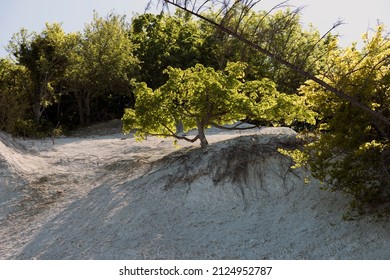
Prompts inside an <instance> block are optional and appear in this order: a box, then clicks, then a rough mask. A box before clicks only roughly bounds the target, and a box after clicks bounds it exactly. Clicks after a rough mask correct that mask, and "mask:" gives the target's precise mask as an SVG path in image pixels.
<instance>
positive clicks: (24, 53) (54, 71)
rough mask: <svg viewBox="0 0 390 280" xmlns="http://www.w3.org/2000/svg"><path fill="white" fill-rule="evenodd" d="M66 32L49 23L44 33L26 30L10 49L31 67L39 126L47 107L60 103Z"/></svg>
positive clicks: (32, 102) (19, 35)
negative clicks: (58, 101)
mask: <svg viewBox="0 0 390 280" xmlns="http://www.w3.org/2000/svg"><path fill="white" fill-rule="evenodd" d="M65 42H66V35H65V33H64V31H63V30H62V28H61V26H60V25H59V24H56V23H55V24H46V29H45V30H44V31H42V33H41V34H37V33H31V34H29V33H28V32H27V30H25V29H22V30H21V31H20V32H19V33H17V34H15V35H14V37H13V39H12V40H11V42H10V44H9V46H8V51H9V52H11V54H12V55H13V56H14V58H15V60H16V62H17V63H18V64H19V65H23V66H24V67H26V69H28V74H29V76H30V77H29V79H30V80H31V81H32V85H33V87H32V88H31V91H30V92H29V99H30V103H31V108H32V112H33V114H34V120H35V123H36V125H39V123H40V120H41V117H42V114H43V112H44V111H45V109H46V108H47V107H48V106H50V105H52V104H53V103H55V102H56V100H57V99H58V93H57V92H56V91H55V87H56V85H57V83H59V81H60V80H61V78H62V76H63V74H64V71H65V69H66V66H67V63H68V59H67V53H66V50H65Z"/></svg>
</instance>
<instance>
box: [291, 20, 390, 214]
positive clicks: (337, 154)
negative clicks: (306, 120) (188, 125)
mask: <svg viewBox="0 0 390 280" xmlns="http://www.w3.org/2000/svg"><path fill="white" fill-rule="evenodd" d="M363 39H364V41H365V47H364V48H363V49H362V50H361V51H359V50H357V49H356V48H355V46H354V45H353V46H352V47H349V48H346V49H343V50H340V49H338V50H334V51H332V52H330V53H329V56H328V57H327V58H326V60H327V61H328V63H329V64H328V65H325V66H324V65H323V66H322V67H325V69H324V70H325V71H323V72H322V73H323V74H322V75H321V77H320V78H321V79H323V80H326V81H327V82H328V83H329V84H331V85H333V86H334V87H336V88H340V89H343V90H344V91H345V92H348V93H349V94H350V95H351V96H353V97H354V98H356V99H357V100H359V102H361V103H363V104H366V105H367V106H369V107H370V108H372V110H375V111H376V112H378V113H380V114H382V115H383V116H384V117H385V118H387V119H390V40H389V39H388V38H386V37H385V36H383V27H382V26H379V27H378V30H377V32H376V34H374V35H373V36H372V38H369V36H368V34H366V35H364V38H363ZM300 92H301V93H302V94H303V96H304V97H305V98H306V100H307V103H308V105H309V107H310V108H311V109H312V110H313V111H315V112H317V115H318V129H317V131H316V134H315V136H314V138H312V139H311V141H310V143H308V144H307V145H306V146H305V147H304V149H303V151H295V152H293V153H292V156H293V157H294V158H295V159H296V161H297V163H298V164H306V163H307V164H309V166H310V169H311V171H312V173H313V175H314V176H315V177H316V178H318V179H320V180H322V181H323V182H324V183H325V186H326V187H327V188H329V189H331V190H341V191H343V192H345V193H347V194H350V195H352V197H353V198H354V202H353V204H352V206H353V208H355V209H358V210H361V211H363V210H364V209H367V208H376V209H380V206H381V205H382V206H383V205H385V204H386V203H387V204H388V203H389V202H390V143H389V134H390V131H389V130H388V127H387V126H386V125H385V124H384V123H382V122H380V121H379V120H376V119H374V118H373V117H372V116H371V115H369V114H367V113H366V112H363V111H362V110H361V109H360V108H357V107H355V106H353V105H352V104H351V103H349V102H347V101H345V100H342V99H340V98H338V97H336V96H334V95H331V94H330V93H329V92H327V91H326V90H325V89H324V88H322V87H320V86H318V85H317V84H315V83H314V82H313V81H308V82H306V84H305V85H303V86H302V87H301V88H300Z"/></svg>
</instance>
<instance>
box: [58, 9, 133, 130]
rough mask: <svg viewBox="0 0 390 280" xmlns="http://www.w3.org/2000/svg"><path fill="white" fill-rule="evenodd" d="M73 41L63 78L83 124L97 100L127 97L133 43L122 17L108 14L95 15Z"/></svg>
mask: <svg viewBox="0 0 390 280" xmlns="http://www.w3.org/2000/svg"><path fill="white" fill-rule="evenodd" d="M75 40H76V45H75V46H74V49H73V50H72V52H71V54H70V61H71V64H70V66H69V67H68V69H67V71H66V76H65V78H66V80H67V84H68V87H69V89H68V91H69V92H70V93H71V94H73V95H74V97H75V99H76V101H77V107H78V114H79V120H80V124H81V125H85V124H89V123H90V121H91V117H92V115H93V114H94V113H95V112H94V109H95V108H96V107H97V105H96V104H98V103H99V101H100V102H103V101H104V102H107V101H108V100H112V99H115V98H116V97H117V96H122V97H123V98H119V99H124V100H126V99H131V87H130V80H131V78H132V75H134V72H135V70H136V69H137V66H138V59H137V58H136V57H135V56H134V55H133V52H134V51H135V48H136V46H135V45H134V44H133V43H132V41H131V40H130V38H129V27H128V25H127V24H126V21H125V17H120V16H117V15H114V14H111V15H109V16H108V17H107V18H106V19H104V18H102V17H99V16H98V15H97V14H95V15H94V19H93V22H92V23H91V24H88V25H86V27H85V30H84V33H83V34H82V35H78V36H77V37H76V38H75ZM126 97H127V98H126ZM93 102H95V103H93ZM92 104H95V106H92ZM118 105H119V104H118ZM122 106H123V105H122ZM122 112H123V111H122ZM122 112H121V113H122Z"/></svg>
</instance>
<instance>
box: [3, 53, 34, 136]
mask: <svg viewBox="0 0 390 280" xmlns="http://www.w3.org/2000/svg"><path fill="white" fill-rule="evenodd" d="M27 72H28V70H27V69H26V68H25V67H24V66H20V65H15V64H14V63H13V62H12V61H9V60H7V59H0V129H1V130H5V131H7V132H9V133H11V134H13V135H20V134H21V135H27V134H28V133H27V132H26V129H27V126H29V121H28V119H29V117H30V115H29V103H28V102H26V99H28V93H29V91H30V89H31V87H32V85H31V82H30V81H29V79H28V77H29V75H28V73H27Z"/></svg>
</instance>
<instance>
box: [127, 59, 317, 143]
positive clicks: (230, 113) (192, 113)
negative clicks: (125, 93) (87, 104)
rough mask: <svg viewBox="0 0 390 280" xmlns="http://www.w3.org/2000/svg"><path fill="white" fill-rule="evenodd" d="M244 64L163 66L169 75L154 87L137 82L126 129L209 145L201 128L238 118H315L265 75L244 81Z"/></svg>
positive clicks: (220, 124)
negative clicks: (178, 127) (191, 132)
mask: <svg viewBox="0 0 390 280" xmlns="http://www.w3.org/2000/svg"><path fill="white" fill-rule="evenodd" d="M244 70H245V64H243V63H228V64H227V66H226V68H225V71H224V72H222V71H215V70H214V69H213V68H211V67H204V66H203V65H201V64H197V65H196V66H194V67H191V68H188V69H186V70H181V69H178V68H172V67H168V68H167V70H166V73H167V74H168V75H169V79H168V81H167V82H166V83H165V84H164V85H163V86H161V87H160V88H158V89H156V90H154V91H153V90H152V89H150V88H148V87H147V85H146V84H145V83H139V84H138V86H137V89H136V98H137V99H136V104H135V108H134V109H127V110H126V111H125V114H124V116H123V118H122V120H123V130H124V132H125V133H128V132H130V131H131V130H132V129H136V136H137V137H138V139H145V138H146V137H147V135H155V136H162V137H174V138H176V139H184V140H187V141H190V142H195V141H197V140H200V144H201V146H202V147H205V146H207V145H208V142H207V139H206V135H205V128H207V127H209V126H211V125H214V126H216V127H219V128H226V129H232V128H233V129H234V128H237V129H239V126H236V127H230V128H229V127H225V126H224V125H226V124H232V123H235V122H236V121H239V120H244V119H247V118H250V119H264V118H266V119H268V120H271V121H274V122H279V121H284V122H286V123H291V122H292V121H293V120H294V119H299V120H301V121H303V120H306V121H309V122H314V115H312V114H311V112H309V111H307V110H304V103H303V102H302V101H301V100H300V99H299V98H298V97H297V96H294V97H293V96H288V95H286V94H283V93H279V92H278V91H277V90H276V86H275V84H274V83H273V82H272V81H271V80H269V79H262V80H259V81H252V82H247V83H245V82H243V80H242V79H243V78H244V75H245V72H244ZM178 122H181V123H182V124H183V128H184V131H185V132H188V131H189V130H191V129H197V131H198V133H197V135H196V136H195V137H194V138H188V137H186V136H183V135H181V134H178V133H176V132H175V127H176V124H177V123H178Z"/></svg>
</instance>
